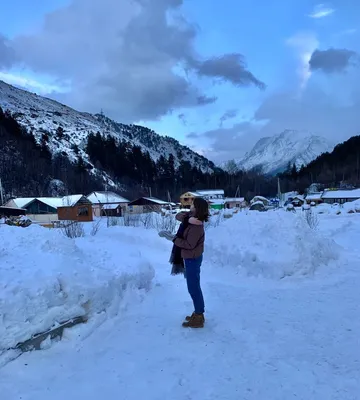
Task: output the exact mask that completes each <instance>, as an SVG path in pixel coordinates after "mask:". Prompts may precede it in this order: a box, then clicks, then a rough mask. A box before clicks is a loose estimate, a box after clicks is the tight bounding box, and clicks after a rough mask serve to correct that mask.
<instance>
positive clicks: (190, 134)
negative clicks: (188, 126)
mask: <svg viewBox="0 0 360 400" xmlns="http://www.w3.org/2000/svg"><path fill="white" fill-rule="evenodd" d="M186 137H187V138H188V139H198V138H200V137H201V135H200V134H198V133H196V132H190V133H188V134H187V135H186Z"/></svg>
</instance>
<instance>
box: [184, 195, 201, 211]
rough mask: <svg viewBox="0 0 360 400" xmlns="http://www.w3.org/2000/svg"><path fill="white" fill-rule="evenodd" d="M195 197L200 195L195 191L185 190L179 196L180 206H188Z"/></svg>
mask: <svg viewBox="0 0 360 400" xmlns="http://www.w3.org/2000/svg"><path fill="white" fill-rule="evenodd" d="M196 197H201V196H200V195H199V194H198V193H196V192H186V193H184V194H182V195H181V196H180V206H181V207H182V208H190V207H191V205H192V204H193V202H194V200H195V198H196Z"/></svg>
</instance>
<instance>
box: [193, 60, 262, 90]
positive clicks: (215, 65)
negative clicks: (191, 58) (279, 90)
mask: <svg viewBox="0 0 360 400" xmlns="http://www.w3.org/2000/svg"><path fill="white" fill-rule="evenodd" d="M194 67H195V68H196V71H197V73H198V74H199V75H200V76H206V77H209V78H215V79H218V80H220V81H225V82H230V83H232V84H233V85H235V86H249V85H255V86H257V87H258V88H260V89H265V84H264V83H263V82H261V81H260V80H258V79H257V78H256V77H255V76H254V75H253V74H252V73H251V72H250V71H249V70H247V68H246V63H245V58H244V56H243V55H242V54H239V53H232V54H225V55H222V56H220V57H213V58H211V59H208V60H206V61H203V62H194Z"/></svg>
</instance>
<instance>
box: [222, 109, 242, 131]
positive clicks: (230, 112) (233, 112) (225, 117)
mask: <svg viewBox="0 0 360 400" xmlns="http://www.w3.org/2000/svg"><path fill="white" fill-rule="evenodd" d="M238 113H239V112H238V110H235V109H234V110H228V111H226V112H225V113H224V114H223V115H222V116H221V118H220V127H222V126H223V123H224V122H225V121H227V120H229V119H233V118H235V117H237V115H238Z"/></svg>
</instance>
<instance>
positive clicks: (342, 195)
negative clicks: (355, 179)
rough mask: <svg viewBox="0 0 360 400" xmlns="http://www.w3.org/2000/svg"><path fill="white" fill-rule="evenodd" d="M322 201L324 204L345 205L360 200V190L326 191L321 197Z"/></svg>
mask: <svg viewBox="0 0 360 400" xmlns="http://www.w3.org/2000/svg"><path fill="white" fill-rule="evenodd" d="M321 199H322V200H323V201H324V203H327V204H334V203H339V204H344V203H348V202H350V201H354V200H358V199H360V189H352V190H336V189H334V190H331V189H330V190H328V189H327V190H325V191H324V192H323V194H322V196H321Z"/></svg>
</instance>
